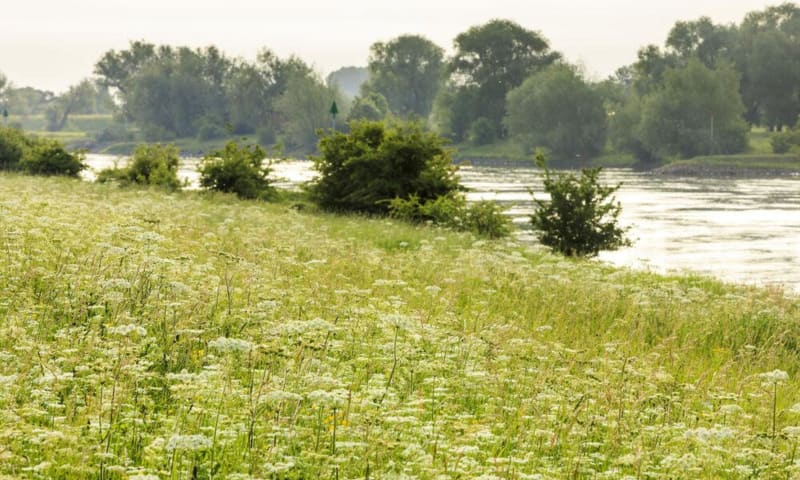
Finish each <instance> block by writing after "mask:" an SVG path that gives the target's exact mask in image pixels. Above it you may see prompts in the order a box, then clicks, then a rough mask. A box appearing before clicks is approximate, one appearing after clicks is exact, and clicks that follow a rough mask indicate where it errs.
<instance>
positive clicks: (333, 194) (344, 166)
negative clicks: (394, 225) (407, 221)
mask: <svg viewBox="0 0 800 480" xmlns="http://www.w3.org/2000/svg"><path fill="white" fill-rule="evenodd" d="M319 150H320V152H321V154H320V156H319V157H316V158H315V159H314V165H315V168H316V169H317V171H318V172H319V177H318V178H317V179H316V180H315V181H314V182H313V183H312V184H311V186H310V193H311V196H312V198H313V199H314V201H315V202H316V203H317V204H319V205H320V206H321V207H323V208H325V209H329V210H337V211H356V212H369V213H387V212H388V211H389V201H391V200H392V199H394V198H403V199H406V198H409V197H410V196H411V195H416V196H417V197H418V198H419V200H420V201H421V202H425V201H427V200H433V199H436V198H438V197H440V196H442V195H447V194H448V193H450V192H453V191H456V190H457V189H458V182H457V180H456V178H455V168H454V167H453V165H452V160H451V158H450V152H449V151H448V150H447V149H445V148H444V139H442V138H441V137H439V136H438V135H436V134H435V133H432V132H429V131H425V130H424V129H423V128H422V127H421V126H420V125H419V124H416V123H396V124H392V125H386V124H384V123H382V122H367V121H364V122H354V123H351V124H350V133H340V132H336V133H333V134H331V135H328V136H326V137H323V138H322V139H321V140H320V142H319Z"/></svg>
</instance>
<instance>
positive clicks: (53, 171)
mask: <svg viewBox="0 0 800 480" xmlns="http://www.w3.org/2000/svg"><path fill="white" fill-rule="evenodd" d="M19 165H20V167H21V168H22V170H23V171H25V172H27V173H32V174H34V175H66V176H68V177H77V176H78V174H79V173H81V170H83V169H85V168H86V164H85V163H83V153H82V152H68V151H67V150H66V149H65V148H64V145H62V144H61V142H58V141H56V140H47V139H37V140H35V141H34V142H32V144H31V146H30V148H28V149H27V151H26V152H25V154H24V155H23V156H22V160H21V161H20V162H19Z"/></svg>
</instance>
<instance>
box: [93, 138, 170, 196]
mask: <svg viewBox="0 0 800 480" xmlns="http://www.w3.org/2000/svg"><path fill="white" fill-rule="evenodd" d="M179 162H180V157H179V156H178V148H177V147H175V146H174V145H159V144H153V145H148V144H141V145H139V146H138V147H136V150H135V151H134V152H133V155H132V156H131V158H130V162H129V163H130V164H129V165H128V166H127V167H124V168H112V169H107V170H103V171H101V172H100V173H98V175H97V181H98V182H100V183H104V182H108V181H116V182H119V183H121V184H122V185H129V184H139V185H153V186H158V187H162V188H166V189H168V190H177V189H179V188H180V187H181V182H180V180H179V179H178V164H179Z"/></svg>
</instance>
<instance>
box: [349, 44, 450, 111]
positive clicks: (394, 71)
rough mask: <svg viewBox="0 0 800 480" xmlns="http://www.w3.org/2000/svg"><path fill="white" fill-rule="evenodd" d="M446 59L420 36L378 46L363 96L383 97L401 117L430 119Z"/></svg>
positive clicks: (370, 62)
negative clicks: (378, 95) (377, 94)
mask: <svg viewBox="0 0 800 480" xmlns="http://www.w3.org/2000/svg"><path fill="white" fill-rule="evenodd" d="M443 59H444V50H442V48H441V47H439V46H438V45H436V44H434V43H433V42H431V41H430V40H428V39H427V38H425V37H421V36H419V35H402V36H400V37H397V38H395V39H393V40H391V41H389V42H386V43H383V42H377V43H374V44H373V45H372V47H371V48H370V57H369V66H368V68H369V74H370V79H369V81H368V82H367V83H365V84H364V85H363V86H362V96H366V94H369V93H370V92H376V93H379V94H381V95H383V96H384V97H385V98H386V100H387V102H389V109H390V110H391V111H392V112H394V113H396V114H397V115H400V116H402V117H418V118H427V116H428V115H429V114H430V112H431V108H432V106H433V100H434V98H435V97H436V93H437V92H438V90H439V85H440V83H441V76H442V69H443V64H444V60H443Z"/></svg>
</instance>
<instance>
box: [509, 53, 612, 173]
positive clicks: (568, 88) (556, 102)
mask: <svg viewBox="0 0 800 480" xmlns="http://www.w3.org/2000/svg"><path fill="white" fill-rule="evenodd" d="M507 102H508V104H507V109H508V117H507V119H506V123H507V125H508V130H509V133H510V134H511V135H512V136H513V137H514V138H516V139H517V140H519V141H520V142H521V143H522V144H523V145H525V146H526V147H527V148H528V150H533V149H535V148H537V147H544V148H547V149H549V150H550V151H551V152H552V155H553V157H554V158H556V159H558V160H561V161H564V160H566V161H572V160H578V161H581V160H584V161H585V160H587V159H590V158H592V157H594V156H597V155H599V154H600V153H601V152H602V151H603V148H604V147H605V143H606V110H605V108H604V107H603V98H602V97H601V96H600V94H599V93H598V92H596V91H595V90H593V89H592V88H591V87H590V86H589V85H587V84H586V82H585V81H584V80H583V79H582V78H581V76H580V75H579V74H578V72H577V71H576V69H575V68H574V67H572V66H569V65H566V64H558V65H553V66H550V67H547V68H546V69H544V70H542V71H540V72H538V73H534V74H533V75H531V76H530V77H529V78H528V79H527V80H525V82H523V84H522V85H520V86H519V87H517V88H515V89H514V90H511V91H510V92H509V93H508V101H507Z"/></svg>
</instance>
